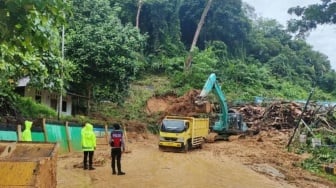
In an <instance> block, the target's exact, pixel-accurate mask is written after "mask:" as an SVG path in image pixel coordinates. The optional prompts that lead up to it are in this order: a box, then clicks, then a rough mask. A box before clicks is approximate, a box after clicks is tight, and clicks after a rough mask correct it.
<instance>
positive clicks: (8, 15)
mask: <svg viewBox="0 0 336 188" xmlns="http://www.w3.org/2000/svg"><path fill="white" fill-rule="evenodd" d="M207 3H208V1H206V0H197V1H194V0H80V1H79V0H71V1H62V0H55V1H52V2H49V1H16V0H7V1H1V2H0V24H1V25H2V26H4V27H1V32H0V42H1V45H0V69H1V72H2V73H3V74H1V77H0V87H1V92H0V94H1V95H2V96H11V93H12V91H13V88H14V87H15V83H16V82H17V80H18V79H20V78H22V77H25V76H29V77H30V78H31V83H30V84H32V85H33V86H35V87H39V88H48V89H51V90H55V91H65V90H67V91H71V92H74V93H78V94H81V95H84V96H88V97H89V98H90V100H91V101H92V102H100V101H110V102H113V103H115V104H117V105H119V106H122V105H123V104H124V101H125V99H126V98H127V96H129V94H130V93H129V91H130V90H129V88H130V85H131V84H132V83H134V82H135V81H137V80H141V79H143V78H145V77H151V76H153V75H164V76H167V77H169V80H170V83H171V84H170V87H171V88H170V89H171V90H174V91H177V92H178V93H181V94H182V93H183V92H184V91H186V90H188V89H190V88H198V89H200V88H201V87H202V86H203V83H204V81H205V80H206V79H207V77H208V75H209V74H210V73H212V72H214V73H216V74H217V77H218V78H219V81H220V83H221V84H222V88H223V90H224V91H225V92H226V94H227V95H228V98H229V99H230V100H237V99H240V100H252V99H253V97H254V96H263V97H269V98H285V99H304V98H306V97H307V96H308V93H309V92H310V91H311V90H312V88H315V95H314V98H315V99H316V100H335V98H336V97H335V94H336V84H335V83H336V73H335V71H334V70H332V69H331V66H330V62H329V60H328V58H327V57H326V56H325V55H324V54H321V53H320V52H317V51H314V50H313V49H312V47H311V46H310V45H308V44H307V43H306V42H305V41H304V39H302V38H295V37H293V35H292V33H290V32H289V31H288V30H286V28H285V26H283V25H280V24H279V23H277V22H276V21H275V20H269V19H265V18H256V17H255V16H253V15H254V12H253V8H251V7H250V6H249V5H247V4H244V3H243V2H242V1H241V0H228V1H212V4H211V6H210V9H209V11H208V12H207V15H206V17H205V21H204V25H203V27H202V29H201V30H200V33H199V37H198V40H197V43H196V48H195V49H194V50H193V51H192V52H191V53H192V54H191V55H192V61H191V68H190V70H186V69H185V66H184V63H185V60H186V57H187V54H188V52H189V51H188V49H189V48H190V46H191V45H192V43H193V42H195V41H194V40H193V39H194V33H195V30H196V28H197V27H198V25H199V24H200V23H199V21H200V18H201V15H202V13H203V10H204V8H205V5H206V4H207ZM323 3H324V4H323V7H326V6H327V7H334V6H332V5H333V4H331V3H330V2H329V1H323ZM321 6H322V5H321ZM310 9H312V7H310V8H304V7H296V8H293V9H290V11H289V12H290V13H296V14H297V15H299V16H300V15H301V16H302V18H303V20H301V22H300V21H296V22H295V24H294V21H293V22H292V24H291V25H290V26H291V27H290V29H291V31H298V30H299V29H300V28H302V27H304V24H303V23H307V22H308V20H310V22H314V21H313V16H310V17H309V16H307V15H308V14H309V12H314V14H317V15H327V12H323V11H321V12H317V11H313V10H312V11H310ZM323 10H324V9H323ZM316 12H317V13H316ZM309 15H311V14H309ZM315 17H316V19H320V17H318V16H316V15H315ZM314 23H315V24H320V23H321V24H323V23H334V22H333V20H329V21H328V20H327V21H321V20H317V21H315V22H314ZM63 28H65V30H64V31H65V41H64V46H65V48H62V31H63ZM310 28H313V26H312V27H310ZM307 31H308V30H307ZM302 32H305V30H303V31H302V29H301V30H300V33H302ZM62 49H65V50H64V51H63V50H62ZM63 52H64V53H63ZM235 93H240V95H235Z"/></svg>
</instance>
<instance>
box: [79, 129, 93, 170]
mask: <svg viewBox="0 0 336 188" xmlns="http://www.w3.org/2000/svg"><path fill="white" fill-rule="evenodd" d="M81 137H82V149H83V152H84V158H83V168H84V170H87V169H89V170H94V169H95V168H93V165H92V164H93V154H94V150H95V149H96V135H95V133H94V132H93V125H92V124H90V123H85V125H84V127H83V128H82V130H81ZM88 157H89V166H88V164H87V162H88V160H87V158H88Z"/></svg>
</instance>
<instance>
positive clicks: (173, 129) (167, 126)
mask: <svg viewBox="0 0 336 188" xmlns="http://www.w3.org/2000/svg"><path fill="white" fill-rule="evenodd" d="M208 134H209V118H194V117H179V116H166V117H165V118H164V119H163V120H162V122H161V125H160V141H159V149H160V150H167V149H178V150H181V151H184V152H187V151H188V150H189V149H190V148H196V147H199V148H201V147H202V145H203V143H204V142H205V138H206V136H207V135H208Z"/></svg>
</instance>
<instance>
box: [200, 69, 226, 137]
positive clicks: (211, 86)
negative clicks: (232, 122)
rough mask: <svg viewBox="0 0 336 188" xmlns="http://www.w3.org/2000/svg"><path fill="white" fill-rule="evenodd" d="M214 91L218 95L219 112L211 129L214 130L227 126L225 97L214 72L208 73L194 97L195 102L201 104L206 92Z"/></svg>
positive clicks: (220, 129) (206, 94)
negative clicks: (200, 89)
mask: <svg viewBox="0 0 336 188" xmlns="http://www.w3.org/2000/svg"><path fill="white" fill-rule="evenodd" d="M211 91H214V93H215V94H216V96H217V97H218V100H219V104H220V109H221V114H220V116H219V120H218V121H217V122H215V124H214V126H213V127H212V129H213V130H214V131H223V130H225V129H227V128H228V106H227V104H226V98H225V96H224V93H223V92H222V90H221V87H220V85H219V84H218V82H217V78H216V75H215V74H214V73H212V74H210V76H209V77H208V79H207V81H206V82H205V84H204V86H203V89H202V91H201V93H200V95H199V96H198V97H197V99H196V101H195V102H196V104H202V103H204V102H205V101H206V98H207V96H208V94H209V93H210V92H211Z"/></svg>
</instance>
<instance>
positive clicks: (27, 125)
mask: <svg viewBox="0 0 336 188" xmlns="http://www.w3.org/2000/svg"><path fill="white" fill-rule="evenodd" d="M24 124H25V130H24V131H23V132H22V141H26V142H31V141H32V135H31V128H32V126H33V122H31V121H28V120H26V121H25V122H24Z"/></svg>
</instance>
